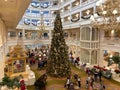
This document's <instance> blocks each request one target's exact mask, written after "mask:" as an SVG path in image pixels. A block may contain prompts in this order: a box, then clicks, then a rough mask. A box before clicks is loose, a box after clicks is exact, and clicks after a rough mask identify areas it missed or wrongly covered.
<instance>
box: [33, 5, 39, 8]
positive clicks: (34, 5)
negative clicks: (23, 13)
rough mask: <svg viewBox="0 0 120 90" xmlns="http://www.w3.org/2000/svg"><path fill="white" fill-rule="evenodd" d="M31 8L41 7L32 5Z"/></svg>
mask: <svg viewBox="0 0 120 90" xmlns="http://www.w3.org/2000/svg"><path fill="white" fill-rule="evenodd" d="M31 6H32V7H34V8H38V7H39V5H37V6H35V5H32V4H31Z"/></svg>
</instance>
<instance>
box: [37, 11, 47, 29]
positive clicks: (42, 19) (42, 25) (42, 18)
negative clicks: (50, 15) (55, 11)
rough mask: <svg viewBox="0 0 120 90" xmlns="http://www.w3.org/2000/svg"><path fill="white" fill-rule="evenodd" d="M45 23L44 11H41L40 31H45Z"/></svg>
mask: <svg viewBox="0 0 120 90" xmlns="http://www.w3.org/2000/svg"><path fill="white" fill-rule="evenodd" d="M45 27H46V26H45V24H44V14H43V12H41V13H40V25H39V26H38V29H39V30H40V31H44V30H45V29H46V28H45Z"/></svg>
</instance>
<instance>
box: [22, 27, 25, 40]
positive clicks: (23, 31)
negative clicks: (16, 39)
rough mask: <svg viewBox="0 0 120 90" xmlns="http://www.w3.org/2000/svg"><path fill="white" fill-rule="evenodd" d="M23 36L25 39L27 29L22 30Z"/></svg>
mask: <svg viewBox="0 0 120 90" xmlns="http://www.w3.org/2000/svg"><path fill="white" fill-rule="evenodd" d="M22 38H23V39H25V29H23V30H22Z"/></svg>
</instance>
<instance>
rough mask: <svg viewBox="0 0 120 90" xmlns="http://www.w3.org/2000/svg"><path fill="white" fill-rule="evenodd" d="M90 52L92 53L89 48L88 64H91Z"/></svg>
mask: <svg viewBox="0 0 120 90" xmlns="http://www.w3.org/2000/svg"><path fill="white" fill-rule="evenodd" d="M91 53H92V51H91V50H89V63H90V64H92V61H91Z"/></svg>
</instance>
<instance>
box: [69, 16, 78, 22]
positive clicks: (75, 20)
mask: <svg viewBox="0 0 120 90" xmlns="http://www.w3.org/2000/svg"><path fill="white" fill-rule="evenodd" d="M79 20H80V18H79V17H78V18H77V19H71V21H72V22H77V21H79Z"/></svg>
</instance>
